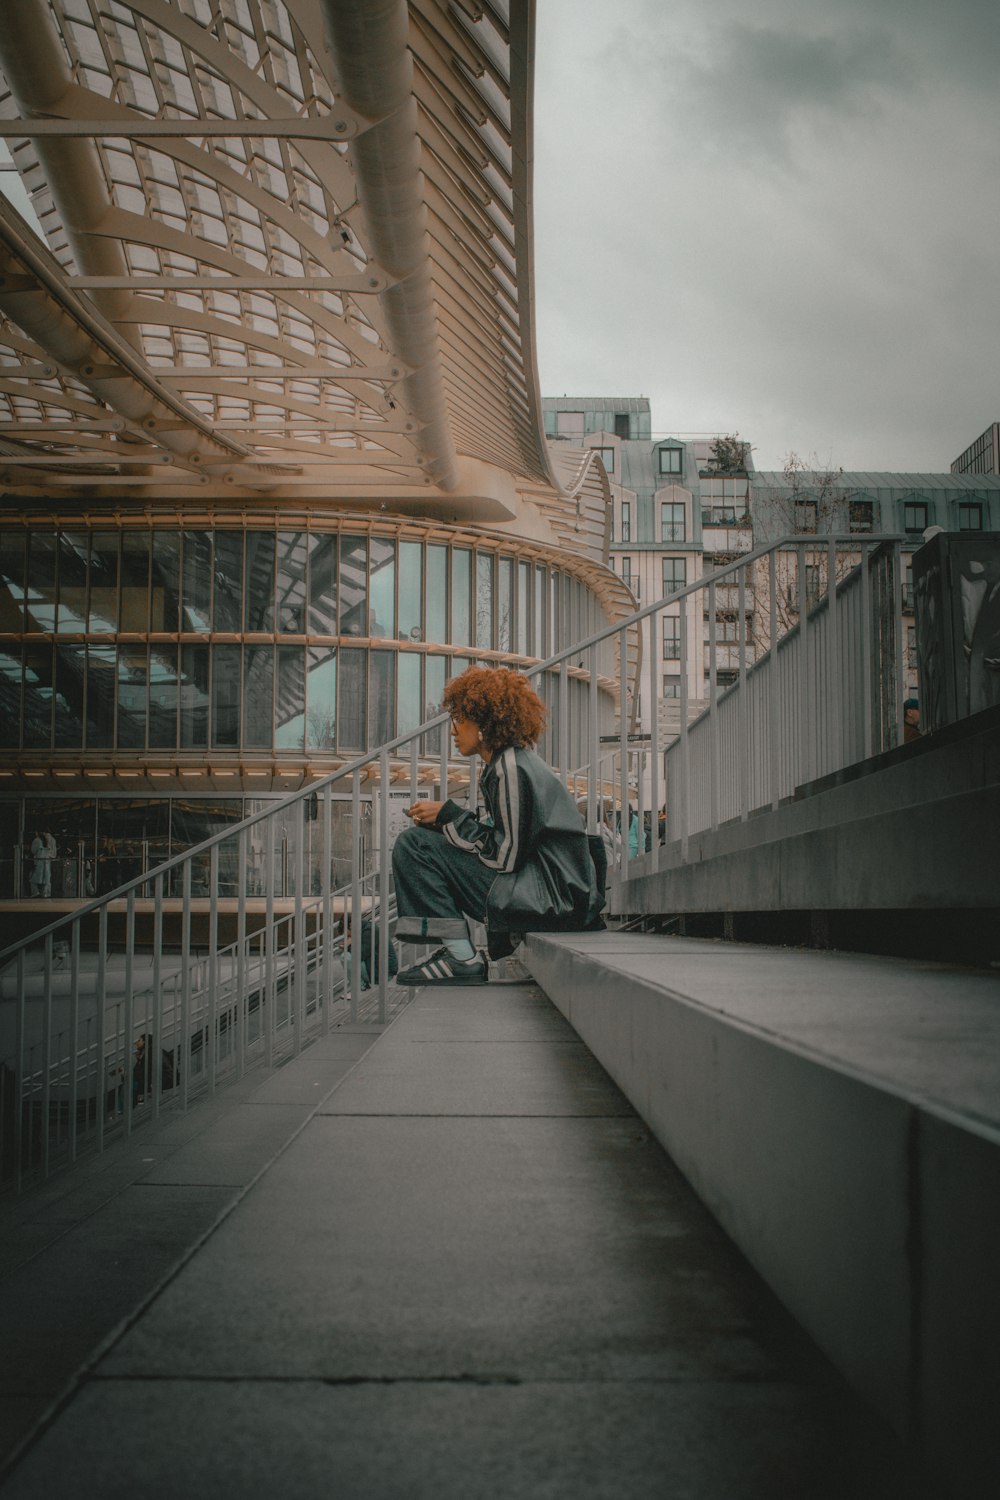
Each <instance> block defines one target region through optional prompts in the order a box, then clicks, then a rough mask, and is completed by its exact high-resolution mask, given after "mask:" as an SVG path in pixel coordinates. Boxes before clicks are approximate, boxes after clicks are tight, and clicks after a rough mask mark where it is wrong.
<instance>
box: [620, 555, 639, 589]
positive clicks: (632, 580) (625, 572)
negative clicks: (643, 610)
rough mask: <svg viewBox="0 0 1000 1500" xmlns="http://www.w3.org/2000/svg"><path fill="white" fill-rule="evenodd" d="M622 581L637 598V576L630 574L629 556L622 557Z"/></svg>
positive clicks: (630, 563) (630, 560)
mask: <svg viewBox="0 0 1000 1500" xmlns="http://www.w3.org/2000/svg"><path fill="white" fill-rule="evenodd" d="M622 583H624V584H625V585H626V586H627V587H628V588H630V589H631V590H632V592H633V594H634V595H635V597H636V598H637V599H638V597H639V579H638V578H637V577H633V574H632V559H631V558H630V557H623V558H622Z"/></svg>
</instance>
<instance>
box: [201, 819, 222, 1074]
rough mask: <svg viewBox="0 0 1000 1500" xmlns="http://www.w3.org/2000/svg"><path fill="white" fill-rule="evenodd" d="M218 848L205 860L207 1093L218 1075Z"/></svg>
mask: <svg viewBox="0 0 1000 1500" xmlns="http://www.w3.org/2000/svg"><path fill="white" fill-rule="evenodd" d="M218 993H219V846H218V844H213V845H212V847H211V849H210V851H209V859H208V994H207V995H206V996H205V1024H206V1025H207V1026H208V1049H207V1050H208V1091H209V1093H210V1094H214V1093H215V1078H216V1074H217V1073H218V1071H219V1024H220V1022H221V1020H222V1017H221V1016H220V1015H219V1011H218V999H217V996H218Z"/></svg>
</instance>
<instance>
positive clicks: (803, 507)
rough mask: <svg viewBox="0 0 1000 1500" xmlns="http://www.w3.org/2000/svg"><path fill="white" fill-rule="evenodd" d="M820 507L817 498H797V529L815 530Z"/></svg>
mask: <svg viewBox="0 0 1000 1500" xmlns="http://www.w3.org/2000/svg"><path fill="white" fill-rule="evenodd" d="M817 512H818V507H817V504H816V501H815V500H796V502H795V530H796V531H810V532H812V531H815V530H816V521H817Z"/></svg>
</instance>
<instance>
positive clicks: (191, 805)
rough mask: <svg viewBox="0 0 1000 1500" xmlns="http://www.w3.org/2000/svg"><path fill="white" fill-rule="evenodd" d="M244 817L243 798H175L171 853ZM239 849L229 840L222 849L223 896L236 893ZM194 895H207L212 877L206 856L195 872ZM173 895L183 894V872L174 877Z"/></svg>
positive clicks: (180, 852)
mask: <svg viewBox="0 0 1000 1500" xmlns="http://www.w3.org/2000/svg"><path fill="white" fill-rule="evenodd" d="M242 817H243V799H242V797H206V798H204V799H203V798H199V797H191V798H187V797H172V798H171V799H170V852H171V855H174V854H182V853H183V852H184V850H185V849H192V848H193V847H194V846H195V844H201V843H203V842H204V840H205V839H208V838H211V837H212V835H213V834H214V833H219V832H221V831H222V830H223V829H225V828H230V827H231V826H232V825H233V824H234V823H239V822H240V821H241V819H242ZM238 858H239V848H238V840H236V839H227V840H225V842H224V843H222V844H220V846H219V890H218V893H219V895H220V896H235V895H236V894H237V871H238ZM191 874H192V879H191V894H192V895H194V896H207V895H209V894H210V892H209V877H210V874H211V863H210V855H209V854H205V855H204V856H203V857H202V858H201V859H200V860H199V861H198V864H197V868H196V869H194V870H192V872H191ZM171 880H172V881H173V889H172V892H171V894H172V895H180V892H181V872H180V870H175V871H173V872H172V874H171Z"/></svg>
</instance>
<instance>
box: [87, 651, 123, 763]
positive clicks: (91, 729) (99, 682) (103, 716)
mask: <svg viewBox="0 0 1000 1500" xmlns="http://www.w3.org/2000/svg"><path fill="white" fill-rule="evenodd" d="M117 664H118V656H117V652H116V651H115V648H114V646H88V647H87V749H88V750H110V749H111V747H112V745H113V744H114V742H115V740H114V735H115V697H116V686H117V685H116V681H115V678H116V669H117Z"/></svg>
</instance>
